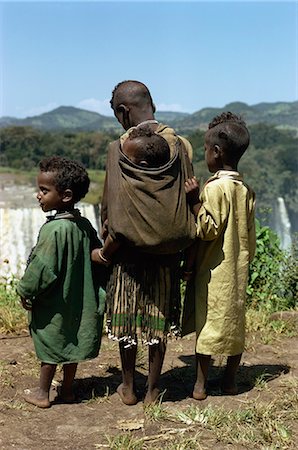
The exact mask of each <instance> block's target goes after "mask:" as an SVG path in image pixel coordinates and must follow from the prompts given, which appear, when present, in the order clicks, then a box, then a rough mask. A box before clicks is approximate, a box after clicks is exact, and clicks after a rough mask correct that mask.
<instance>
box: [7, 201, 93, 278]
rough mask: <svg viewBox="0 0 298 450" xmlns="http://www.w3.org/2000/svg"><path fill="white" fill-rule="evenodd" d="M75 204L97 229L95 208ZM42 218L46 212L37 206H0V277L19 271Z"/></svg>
mask: <svg viewBox="0 0 298 450" xmlns="http://www.w3.org/2000/svg"><path fill="white" fill-rule="evenodd" d="M77 207H78V208H79V210H80V211H81V214H82V216H84V217H87V219H89V220H90V222H91V223H92V225H93V227H94V228H95V229H96V230H97V231H98V232H99V231H100V230H99V228H100V225H99V208H98V207H97V206H94V205H90V204H87V203H78V205H77ZM45 221H46V215H45V213H44V212H43V211H42V210H41V209H40V208H39V207H31V208H8V207H0V281H1V280H3V279H5V280H10V279H11V277H12V276H15V277H17V278H19V277H20V276H21V275H22V274H23V272H24V269H25V267H26V261H27V258H28V256H29V254H30V251H31V249H32V247H34V245H35V244H36V241H37V237H38V233H39V230H40V227H41V226H42V225H43V224H44V223H45Z"/></svg>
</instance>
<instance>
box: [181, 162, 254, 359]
mask: <svg viewBox="0 0 298 450" xmlns="http://www.w3.org/2000/svg"><path fill="white" fill-rule="evenodd" d="M201 201H202V206H201V208H200V210H199V213H198V219H197V235H198V237H199V240H198V250H197V257H196V274H195V277H194V279H193V280H192V281H191V282H190V283H188V286H187V289H186V299H185V310H184V318H183V328H184V334H188V333H189V332H192V331H194V330H195V331H196V334H197V343H196V352H197V353H202V354H205V355H216V354H222V355H226V356H232V355H237V354H240V353H242V352H243V350H244V338H245V300H246V286H247V279H248V268H249V262H250V261H251V260H252V259H253V257H254V253H255V245H256V237H255V222H254V209H255V194H254V192H253V191H252V190H251V189H250V188H249V187H248V186H247V185H245V184H244V183H243V179H242V177H241V175H240V174H239V173H238V172H234V171H225V170H221V171H219V172H217V173H216V174H215V175H214V176H213V177H211V178H210V179H209V180H208V181H207V183H206V184H205V186H204V189H203V191H202V193H201Z"/></svg>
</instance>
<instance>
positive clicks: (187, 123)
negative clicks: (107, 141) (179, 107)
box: [0, 101, 298, 132]
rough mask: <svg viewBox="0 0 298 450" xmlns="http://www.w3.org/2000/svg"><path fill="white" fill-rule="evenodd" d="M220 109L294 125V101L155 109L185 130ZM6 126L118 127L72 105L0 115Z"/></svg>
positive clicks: (297, 106) (297, 123) (297, 121)
mask: <svg viewBox="0 0 298 450" xmlns="http://www.w3.org/2000/svg"><path fill="white" fill-rule="evenodd" d="M223 111H232V112H234V113H237V114H240V115H241V116H242V118H243V119H244V120H245V121H246V122H247V123H248V125H251V124H254V123H266V124H270V125H275V126H279V127H282V128H296V129H298V102H297V101H296V102H276V103H258V104H257V105H252V106H249V105H247V104H246V103H242V102H234V103H229V104H227V105H225V106H224V107H222V108H203V109H201V110H199V111H197V112H195V113H193V114H188V113H181V112H172V111H157V113H156V118H157V120H159V121H160V122H164V123H167V124H168V125H170V126H172V127H174V128H176V129H177V130H178V131H180V132H187V131H193V130H195V129H197V128H201V129H206V128H207V125H208V123H209V122H210V120H211V119H212V118H213V117H214V116H216V115H218V114H220V113H221V112H223ZM8 126H31V127H33V128H38V129H40V130H44V131H46V130H48V131H63V130H65V131H66V130H71V131H96V130H97V131H107V132H109V131H116V130H119V131H121V127H120V125H119V123H118V122H117V120H116V119H115V118H114V117H112V116H111V117H110V116H103V115H101V114H98V113H96V112H91V111H86V110H84V109H79V108H74V107H72V106H60V107H59V108H56V109H54V110H53V111H50V112H47V113H44V114H41V115H39V116H34V117H27V118H26V119H16V118H13V117H2V118H0V128H4V127H8Z"/></svg>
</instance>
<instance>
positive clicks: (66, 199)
mask: <svg viewBox="0 0 298 450" xmlns="http://www.w3.org/2000/svg"><path fill="white" fill-rule="evenodd" d="M72 198H73V192H72V190H71V189H66V190H65V191H64V192H63V195H62V201H63V202H64V203H68V202H71V201H72Z"/></svg>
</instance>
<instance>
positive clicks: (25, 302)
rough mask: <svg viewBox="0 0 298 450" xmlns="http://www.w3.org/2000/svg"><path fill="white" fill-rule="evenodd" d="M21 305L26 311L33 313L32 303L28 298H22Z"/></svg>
mask: <svg viewBox="0 0 298 450" xmlns="http://www.w3.org/2000/svg"><path fill="white" fill-rule="evenodd" d="M21 304H22V307H23V308H24V309H25V310H26V311H32V302H31V300H29V299H28V298H23V297H21Z"/></svg>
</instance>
